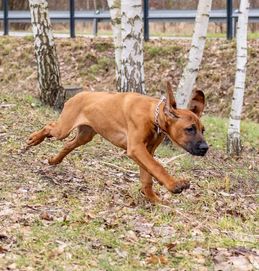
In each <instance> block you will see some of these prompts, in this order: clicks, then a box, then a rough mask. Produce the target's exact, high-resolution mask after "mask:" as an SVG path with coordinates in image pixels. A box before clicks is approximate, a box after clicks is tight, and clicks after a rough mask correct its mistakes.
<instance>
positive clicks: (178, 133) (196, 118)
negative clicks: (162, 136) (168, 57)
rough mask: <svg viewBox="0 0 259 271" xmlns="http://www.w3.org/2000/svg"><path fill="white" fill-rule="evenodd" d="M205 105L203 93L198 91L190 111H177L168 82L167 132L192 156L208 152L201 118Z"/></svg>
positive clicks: (189, 108) (165, 111)
mask: <svg viewBox="0 0 259 271" xmlns="http://www.w3.org/2000/svg"><path fill="white" fill-rule="evenodd" d="M204 105H205V96H204V94H203V92H202V91H196V92H195V93H194V95H193V97H192V100H191V101H190V103H189V106H188V109H177V107H176V101H175V98H174V95H173V91H172V88H171V84H170V83H169V82H167V98H166V104H165V106H164V116H165V131H166V133H167V134H168V136H169V137H170V138H171V140H172V141H174V142H175V143H177V145H179V146H181V147H182V148H183V149H185V150H186V151H188V152H189V153H191V154H192V155H198V156H204V155H205V154H206V152H207V150H208V148H209V147H208V144H207V143H206V141H205V139H204V136H203V132H204V126H203V125H202V123H201V121H200V116H201V114H202V112H203V109H204Z"/></svg>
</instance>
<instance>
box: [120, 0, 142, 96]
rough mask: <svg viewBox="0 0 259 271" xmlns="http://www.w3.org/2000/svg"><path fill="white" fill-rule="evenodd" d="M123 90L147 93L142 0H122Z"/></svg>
mask: <svg viewBox="0 0 259 271" xmlns="http://www.w3.org/2000/svg"><path fill="white" fill-rule="evenodd" d="M121 38H122V54H121V91H122V92H126V91H135V92H139V93H145V86H144V57H143V20H142V0H130V1H129V0H121Z"/></svg>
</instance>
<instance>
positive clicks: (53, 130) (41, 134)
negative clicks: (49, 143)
mask: <svg viewBox="0 0 259 271" xmlns="http://www.w3.org/2000/svg"><path fill="white" fill-rule="evenodd" d="M58 130H59V129H58V124H57V122H52V123H49V124H48V125H46V126H45V127H44V128H43V129H41V130H39V131H36V132H34V133H32V134H31V135H30V136H29V139H28V141H27V145H28V147H31V146H36V145H38V144H40V143H41V142H42V141H43V140H44V139H45V138H46V137H53V136H54V137H57V138H58Z"/></svg>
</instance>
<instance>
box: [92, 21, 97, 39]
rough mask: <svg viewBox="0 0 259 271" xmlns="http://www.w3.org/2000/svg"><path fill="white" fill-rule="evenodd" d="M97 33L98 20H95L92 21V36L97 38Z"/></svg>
mask: <svg viewBox="0 0 259 271" xmlns="http://www.w3.org/2000/svg"><path fill="white" fill-rule="evenodd" d="M97 32H98V19H97V18H95V19H93V35H94V36H97Z"/></svg>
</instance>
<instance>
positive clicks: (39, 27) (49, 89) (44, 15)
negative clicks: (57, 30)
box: [29, 0, 65, 108]
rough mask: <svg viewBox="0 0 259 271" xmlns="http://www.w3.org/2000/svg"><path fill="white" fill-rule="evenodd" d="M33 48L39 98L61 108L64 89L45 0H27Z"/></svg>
mask: <svg viewBox="0 0 259 271" xmlns="http://www.w3.org/2000/svg"><path fill="white" fill-rule="evenodd" d="M29 4H30V11H31V23H32V31H33V35H34V49H35V55H36V61H37V66H38V80H39V89H40V99H41V101H42V102H44V103H46V104H48V105H50V106H54V107H56V108H61V107H62V106H63V104H64V99H65V90H64V89H63V87H62V86H61V83H60V81H61V80H60V70H59V63H58V57H57V52H56V47H55V44H54V37H53V33H52V27H51V23H50V19H49V14H48V3H47V1H46V0H29Z"/></svg>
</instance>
